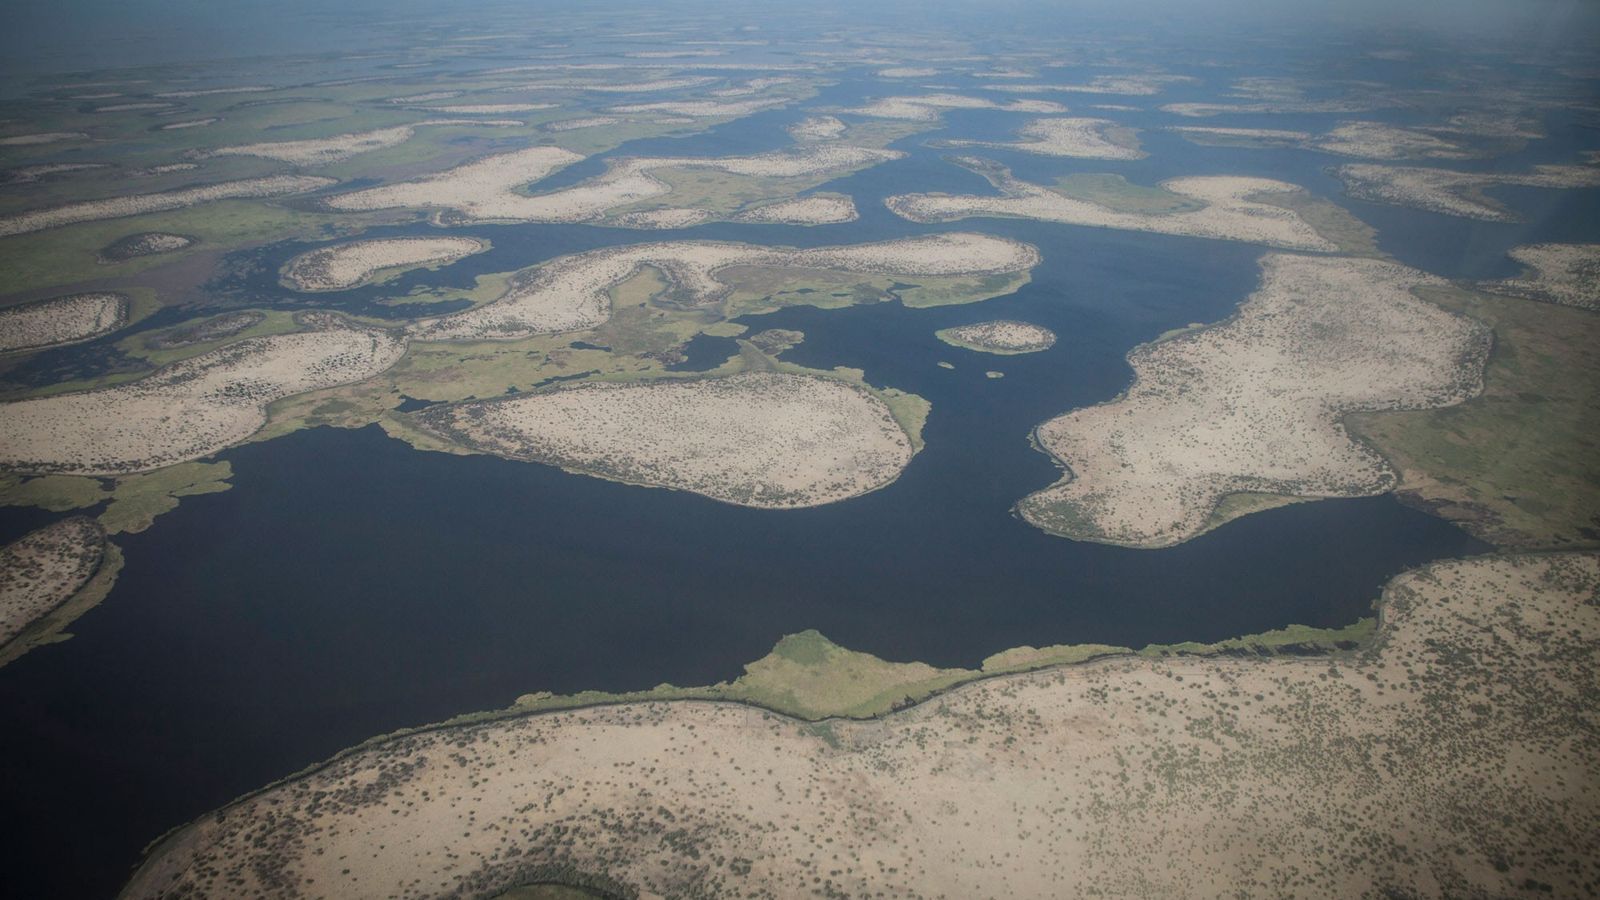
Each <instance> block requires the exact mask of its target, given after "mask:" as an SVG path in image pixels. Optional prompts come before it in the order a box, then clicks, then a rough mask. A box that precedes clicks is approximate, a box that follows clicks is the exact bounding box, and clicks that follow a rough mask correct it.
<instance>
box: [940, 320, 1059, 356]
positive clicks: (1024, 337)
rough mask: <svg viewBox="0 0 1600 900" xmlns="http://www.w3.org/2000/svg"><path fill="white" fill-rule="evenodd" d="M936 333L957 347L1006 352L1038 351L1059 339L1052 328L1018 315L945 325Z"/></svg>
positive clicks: (987, 351) (979, 350) (947, 342)
mask: <svg viewBox="0 0 1600 900" xmlns="http://www.w3.org/2000/svg"><path fill="white" fill-rule="evenodd" d="M934 336H935V337H937V338H938V339H939V340H941V341H944V342H945V343H946V344H950V345H952V346H955V347H965V348H967V349H968V350H976V351H978V352H980V353H998V354H1002V355H1011V354H1018V353H1037V352H1039V351H1041V350H1048V349H1050V348H1051V347H1052V346H1054V345H1055V342H1056V335H1055V332H1053V331H1051V330H1050V329H1048V328H1045V327H1042V326H1039V325H1034V324H1032V323H1031V322H1018V321H1016V320H1014V319H995V320H993V321H989V322H975V323H973V324H971V325H957V326H955V327H954V328H941V329H939V330H938V331H936V332H934Z"/></svg>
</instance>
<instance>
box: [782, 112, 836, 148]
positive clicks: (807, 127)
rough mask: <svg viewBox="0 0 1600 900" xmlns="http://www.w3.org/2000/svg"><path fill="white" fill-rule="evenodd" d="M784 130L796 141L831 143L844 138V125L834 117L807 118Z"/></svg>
mask: <svg viewBox="0 0 1600 900" xmlns="http://www.w3.org/2000/svg"><path fill="white" fill-rule="evenodd" d="M785 130H787V131H788V132H789V136H790V137H792V138H794V139H795V140H797V141H802V142H805V141H831V140H836V139H838V138H841V137H844V132H845V124H844V122H842V121H840V120H839V119H838V118H837V117H835V116H808V117H806V118H805V119H802V120H801V121H799V122H796V123H794V124H793V125H790V126H789V127H788V128H787V129H785Z"/></svg>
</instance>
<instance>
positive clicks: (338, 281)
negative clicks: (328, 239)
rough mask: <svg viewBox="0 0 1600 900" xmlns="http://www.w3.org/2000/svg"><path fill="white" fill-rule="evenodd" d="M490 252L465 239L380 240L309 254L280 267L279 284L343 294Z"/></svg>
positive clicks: (483, 243) (484, 243) (481, 243)
mask: <svg viewBox="0 0 1600 900" xmlns="http://www.w3.org/2000/svg"><path fill="white" fill-rule="evenodd" d="M487 249H489V244H488V242H487V241H481V240H478V239H477V238H467V237H437V238H433V237H425V238H379V239H376V240H366V241H353V242H351V243H348V244H336V245H334V246H332V247H319V248H317V249H316V250H309V251H307V252H305V253H302V254H300V255H299V256H296V257H295V258H293V259H291V260H289V261H288V262H287V263H285V264H284V266H283V274H282V276H281V277H280V279H279V281H280V282H281V283H282V284H283V286H284V287H287V288H290V289H291V290H296V291H343V290H348V289H350V288H353V287H356V286H358V285H362V284H368V283H370V282H372V281H375V280H378V278H379V277H380V276H381V275H383V274H387V273H392V272H398V271H401V270H405V269H415V268H418V267H422V266H429V267H437V266H441V265H447V264H449V263H453V262H455V261H456V260H458V259H462V258H464V257H467V256H471V255H472V254H474V253H482V252H483V251H485V250H487Z"/></svg>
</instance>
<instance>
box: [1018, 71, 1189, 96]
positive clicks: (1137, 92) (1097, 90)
mask: <svg viewBox="0 0 1600 900" xmlns="http://www.w3.org/2000/svg"><path fill="white" fill-rule="evenodd" d="M1194 80H1195V79H1193V78H1190V77H1189V76H1187V75H1096V76H1095V77H1093V78H1091V79H1089V83H1088V84H997V85H993V86H991V87H988V88H986V90H991V91H1009V92H1012V93H1019V94H1020V93H1043V92H1047V91H1061V92H1063V93H1073V94H1122V95H1126V96H1136V97H1143V96H1150V95H1153V94H1159V93H1161V92H1162V91H1163V90H1165V89H1166V85H1168V84H1173V83H1176V82H1183V81H1194Z"/></svg>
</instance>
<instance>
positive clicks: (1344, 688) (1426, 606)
mask: <svg viewBox="0 0 1600 900" xmlns="http://www.w3.org/2000/svg"><path fill="white" fill-rule="evenodd" d="M1597 590H1600V559H1597V558H1596V557H1594V556H1592V555H1577V554H1567V555H1544V556H1524V557H1487V558H1485V557H1480V558H1477V559H1472V560H1465V561H1456V562H1445V563H1439V564H1435V565H1432V566H1429V567H1428V568H1426V569H1421V570H1416V571H1413V572H1410V573H1406V574H1403V575H1401V576H1399V577H1397V578H1395V579H1394V580H1393V581H1391V582H1390V584H1389V585H1388V587H1387V588H1386V589H1385V591H1384V595H1383V601H1382V606H1381V617H1382V618H1381V624H1380V626H1379V629H1378V633H1377V636H1376V638H1375V640H1373V641H1372V642H1371V644H1370V645H1369V646H1367V647H1366V648H1364V649H1361V650H1359V651H1356V652H1354V653H1352V654H1349V655H1344V656H1338V657H1333V658H1321V659H1307V660H1295V659H1284V658H1269V659H1263V658H1259V657H1255V656H1254V655H1253V654H1246V655H1245V656H1243V657H1242V658H1227V657H1221V658H1201V659H1194V658H1182V657H1177V658H1167V659H1145V658H1138V657H1126V656H1123V657H1113V658H1109V659H1103V660H1100V661H1098V662H1093V663H1087V664H1080V665H1068V666H1057V667H1054V668H1048V669H1043V670H1041V671H1037V672H1034V673H1029V674H1021V675H1008V676H1003V677H997V678H990V679H986V680H983V681H979V682H976V683H972V684H968V685H966V686H964V687H959V688H956V689H954V690H951V691H949V692H947V693H944V694H940V695H937V696H935V697H934V698H932V699H930V700H928V701H925V702H923V703H920V704H917V705H915V706H912V707H911V708H909V709H904V710H902V711H900V712H896V713H891V714H889V715H886V716H883V717H881V718H875V719H870V720H867V721H849V720H843V719H830V720H827V721H824V722H815V723H813V722H805V721H801V720H796V719H792V718H788V717H786V716H781V715H777V714H774V713H769V712H765V711H763V710H761V709H758V708H755V707H751V706H747V705H742V704H739V703H732V702H708V701H692V700H690V701H675V702H668V701H658V702H642V703H626V704H620V705H608V706H597V707H590V708H581V709H575V710H568V711H562V712H547V713H536V714H521V715H512V716H509V717H505V718H500V719H496V720H491V721H487V722H480V723H469V724H461V725H456V726H452V727H444V728H439V729H433V730H425V731H421V732H418V733H413V734H407V735H402V736H398V737H393V738H387V739H383V740H377V741H374V742H372V743H370V744H368V745H365V746H363V747H361V748H358V749H356V750H354V751H352V752H350V753H348V754H344V755H341V756H340V757H338V758H336V759H334V760H333V761H331V762H329V763H327V764H325V765H323V766H319V767H317V768H315V769H312V770H311V771H309V772H306V773H304V774H301V775H298V776H295V777H293V778H290V779H289V780H288V781H286V782H284V783H282V784H280V785H277V786H275V787H272V788H269V789H267V790H264V791H262V792H261V793H258V794H256V795H253V796H251V797H247V798H245V799H243V800H241V801H239V802H237V803H234V804H230V805H229V806H227V807H224V808H223V809H221V810H219V811H217V812H216V813H212V814H208V815H206V816H204V817H202V818H200V819H198V820H197V821H196V822H195V823H194V824H192V825H189V826H188V827H186V828H184V829H182V830H181V831H179V832H177V833H175V834H173V835H171V836H169V837H168V838H166V839H165V840H163V841H162V842H161V843H160V844H159V845H157V846H156V847H155V848H154V849H153V850H152V853H151V856H150V858H149V860H148V861H147V862H146V864H145V865H144V867H143V868H141V869H140V870H139V872H138V873H137V874H136V875H135V876H134V878H133V879H132V881H131V882H130V884H129V885H128V886H127V887H126V889H125V890H124V892H123V894H122V896H123V897H124V898H126V900H144V898H155V897H178V896H207V895H221V894H226V895H230V896H251V895H255V894H256V893H258V892H261V893H265V894H268V895H277V896H300V897H308V898H310V897H340V898H363V897H372V898H424V897H440V896H474V897H492V896H497V895H499V894H500V893H501V892H503V891H506V890H508V889H510V888H512V887H514V886H517V885H522V884H530V883H535V882H541V881H557V882H565V883H568V884H588V885H592V886H594V887H596V888H600V889H603V890H605V891H606V892H607V893H608V894H610V895H613V896H635V895H638V896H671V897H677V896H771V897H793V896H810V895H811V894H813V893H814V892H819V891H821V892H826V893H827V894H829V895H831V896H875V895H877V894H880V893H882V894H885V895H888V896H896V897H914V896H927V897H933V896H947V897H991V896H1001V897H1030V898H1031V897H1038V898H1055V897H1079V896H1083V897H1087V896H1124V897H1132V896H1140V897H1192V896H1234V895H1238V896H1278V895H1300V896H1323V897H1357V896H1383V895H1385V894H1399V893H1407V894H1417V895H1421V896H1514V895H1519V894H1520V893H1522V892H1523V891H1524V890H1525V889H1526V888H1525V886H1526V885H1528V884H1535V885H1545V886H1548V888H1549V891H1550V892H1553V893H1554V894H1555V895H1556V896H1581V895H1583V894H1584V893H1586V892H1587V890H1588V888H1589V887H1592V886H1593V885H1594V884H1595V883H1596V882H1597V881H1600V842H1597V838H1596V835H1597V834H1600V830H1597V828H1596V827H1595V826H1596V822H1597V821H1600V765H1597V763H1596V760H1600V733H1597V731H1596V726H1595V724H1594V717H1593V715H1592V711H1593V710H1592V701H1591V697H1592V695H1593V693H1594V691H1595V689H1596V685H1595V672H1594V666H1593V663H1592V661H1593V660H1594V658H1595V656H1596V653H1597V651H1600V647H1597V645H1596V643H1595V635H1596V634H1600V606H1597V605H1596V604H1595V603H1594V599H1593V598H1594V596H1595V593H1596V591H1597ZM807 646H808V645H802V646H801V647H800V648H799V649H800V650H805V649H806V648H807ZM780 650H782V645H780ZM807 662H810V660H809V659H808V658H806V657H803V656H796V658H795V659H794V660H793V661H786V660H783V659H779V660H777V663H780V664H787V665H789V666H790V668H796V667H798V666H803V665H805V664H806V663H807ZM825 662H826V661H825V660H824V661H822V663H824V664H825ZM797 664H798V665H797Z"/></svg>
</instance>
